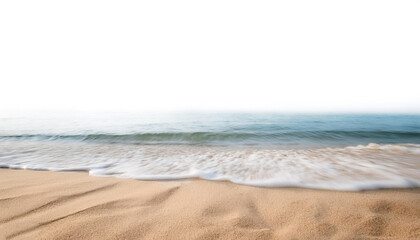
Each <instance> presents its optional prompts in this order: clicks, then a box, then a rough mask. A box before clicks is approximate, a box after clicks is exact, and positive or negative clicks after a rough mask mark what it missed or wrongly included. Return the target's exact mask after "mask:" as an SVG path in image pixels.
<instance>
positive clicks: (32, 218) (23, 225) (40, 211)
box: [0, 169, 420, 239]
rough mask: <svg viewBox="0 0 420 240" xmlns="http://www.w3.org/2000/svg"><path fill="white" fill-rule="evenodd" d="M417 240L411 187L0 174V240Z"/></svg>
mask: <svg viewBox="0 0 420 240" xmlns="http://www.w3.org/2000/svg"><path fill="white" fill-rule="evenodd" d="M2 238H5V239H420V190H419V189H401V190H376V191H363V192H340V191H324V190H311V189H297V188H258V187H250V186H242V185H236V184H232V183H228V182H209V181H202V180H197V181H191V182H188V183H182V184H180V183H177V182H168V183H160V182H144V181H136V180H126V179H116V178H98V177H90V176H88V174H86V173H82V172H46V171H27V170H10V169H0V239H2Z"/></svg>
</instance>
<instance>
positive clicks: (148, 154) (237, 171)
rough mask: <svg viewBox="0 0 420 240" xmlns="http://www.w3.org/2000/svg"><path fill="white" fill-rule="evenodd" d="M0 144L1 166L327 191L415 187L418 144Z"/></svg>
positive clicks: (418, 170) (419, 167) (419, 183)
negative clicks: (299, 146)
mask: <svg viewBox="0 0 420 240" xmlns="http://www.w3.org/2000/svg"><path fill="white" fill-rule="evenodd" d="M0 149H1V154H0V167H3V168H17V169H33V170H49V171H88V172H89V174H91V175H92V176H101V177H110V176H112V177H120V178H133V179H140V180H174V179H185V178H201V179H207V180H213V181H221V180H225V181H231V182H234V183H238V184H245V185H252V186H264V187H305V188H318V189H333V190H363V189H376V188H404V187H419V186H420V145H416V144H389V145H379V144H369V145H366V146H349V147H343V148H318V149H278V148H273V147H265V148H261V147H260V148H257V147H254V148H252V147H215V146H213V147H210V146H207V147H205V146H162V145H160V146H156V145H148V146H146V145H130V144H109V143H86V142H66V141H44V142H40V141H35V140H20V141H17V140H1V141H0ZM28 149H30V151H28Z"/></svg>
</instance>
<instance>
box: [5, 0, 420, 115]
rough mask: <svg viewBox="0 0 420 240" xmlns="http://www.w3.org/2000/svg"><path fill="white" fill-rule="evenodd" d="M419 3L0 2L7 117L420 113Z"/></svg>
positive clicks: (333, 0)
mask: <svg viewBox="0 0 420 240" xmlns="http://www.w3.org/2000/svg"><path fill="white" fill-rule="evenodd" d="M419 87H420V1H418V0H415V1H409V0H407V1H406V0H403V1H399V0H394V1H387V0H378V1H376V0H375V1H370V0H351V1H342V0H331V1H323V0H317V1H313V0H311V1H301V0H287V1H281V0H280V1H279V0H276V1H270V0H262V1H261V0H253V1H247V0H238V1H236V0H235V1H232V0H206V1H203V0H191V1H185V0H168V1H162V0H145V1H128V0H127V1H124V0H123V1H116V0H114V1H106V0H100V1H92V0H72V1H57V0H51V1H44V0H37V1H33V0H30V1H20V0H13V1H0V111H3V112H4V111H10V110H19V111H26V110H32V111H33V110H40V109H43V110H87V111H91V110H98V111H104V110H105V111H106V110H111V111H112V110H122V111H130V110H217V111H219V110H228V111H229V110H237V111H286V112H306V111H309V112H317V111H320V112H334V111H338V112H354V111H356V112H420V93H419Z"/></svg>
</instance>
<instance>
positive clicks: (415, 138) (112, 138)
mask: <svg viewBox="0 0 420 240" xmlns="http://www.w3.org/2000/svg"><path fill="white" fill-rule="evenodd" d="M0 139H36V140H77V141H105V142H116V143H140V144H159V143H162V144H218V143H221V144H223V143H239V144H240V143H243V144H261V143H274V144H277V143H285V142H290V141H293V140H295V141H298V140H308V141H311V140H321V141H322V140H325V141H337V140H338V141H340V140H344V141H346V140H347V141H351V140H364V139H366V140H381V141H384V142H386V143H387V142H390V141H392V140H395V142H415V143H417V142H419V143H420V132H404V131H334V130H329V131H285V132H274V133H270V132H155V133H129V134H106V133H99V134H68V135H54V134H22V135H2V136H0Z"/></svg>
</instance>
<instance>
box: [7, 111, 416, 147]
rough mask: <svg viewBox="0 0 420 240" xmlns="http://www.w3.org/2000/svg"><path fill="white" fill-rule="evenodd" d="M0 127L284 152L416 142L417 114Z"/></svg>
mask: <svg viewBox="0 0 420 240" xmlns="http://www.w3.org/2000/svg"><path fill="white" fill-rule="evenodd" d="M0 126H2V127H0V138H3V139H7V138H15V139H31V138H32V139H39V140H58V139H61V140H65V139H66V140H74V141H102V142H118V143H136V144H197V145H274V146H284V147H308V146H309V147H314V146H347V145H359V144H368V143H378V144H385V143H420V116H419V115H350V114H347V115H285V114H245V113H242V114H241V113H236V114H228V113H219V114H198V113H195V114H194V113H189V114H102V115H97V116H95V115H86V116H83V115H81V116H80V115H79V116H75V117H70V118H69V117H68V116H54V117H52V118H43V117H36V118H2V119H0Z"/></svg>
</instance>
